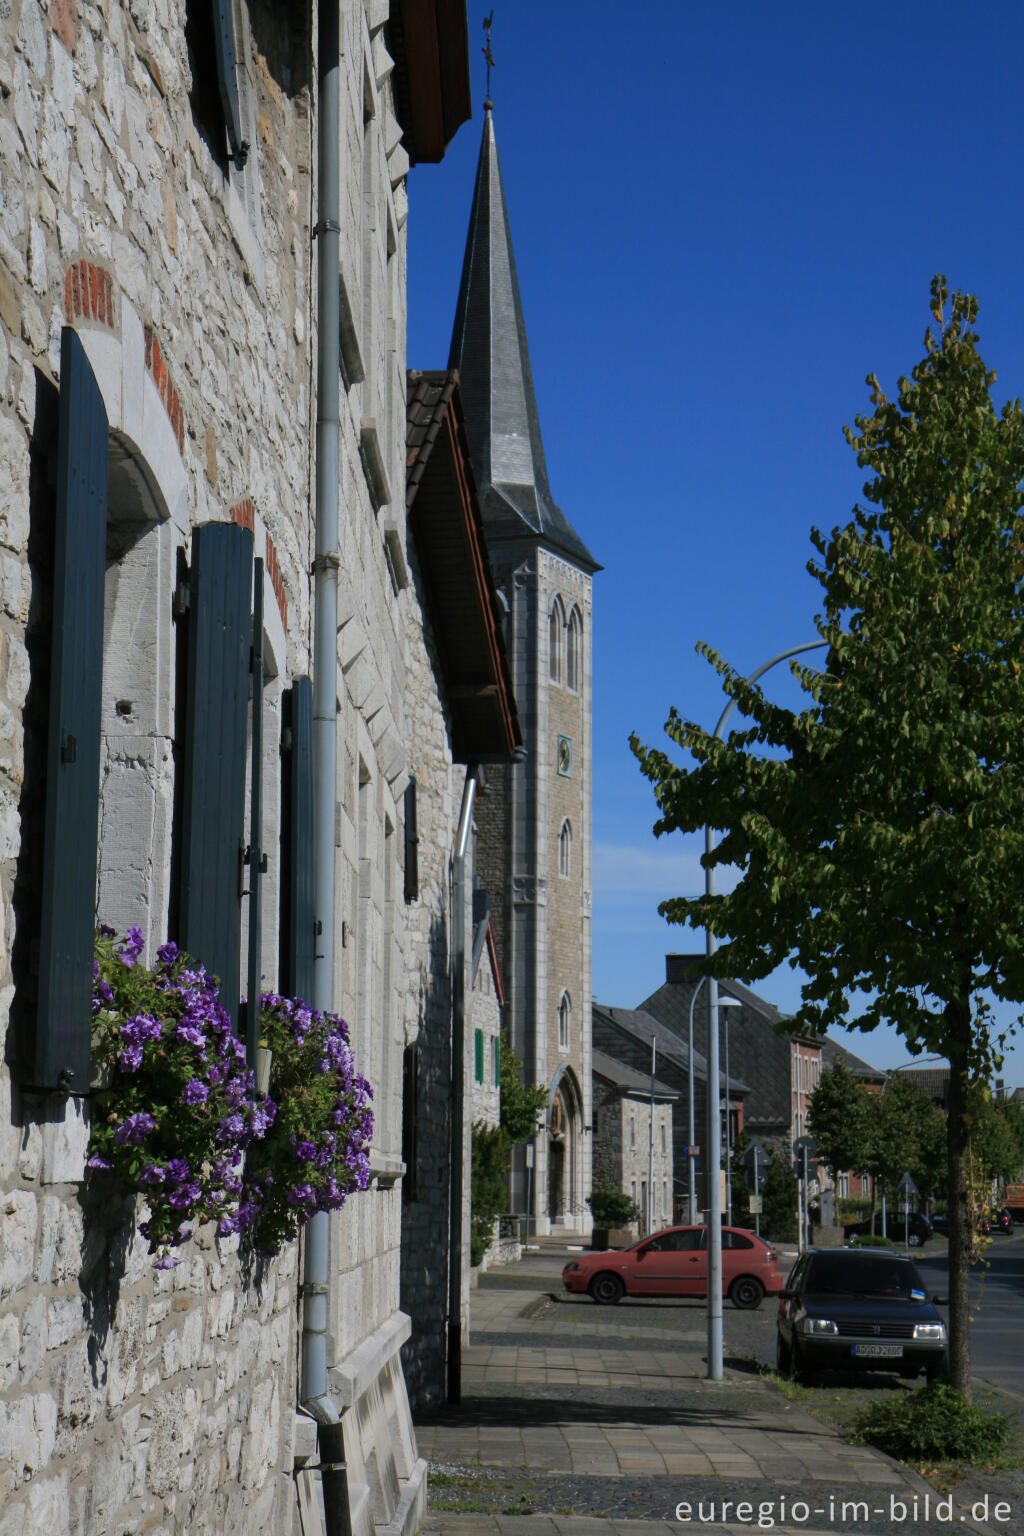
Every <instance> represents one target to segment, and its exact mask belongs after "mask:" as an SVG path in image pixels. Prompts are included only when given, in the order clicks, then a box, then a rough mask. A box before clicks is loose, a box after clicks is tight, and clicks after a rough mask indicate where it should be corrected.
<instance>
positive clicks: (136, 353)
mask: <svg viewBox="0 0 1024 1536" xmlns="http://www.w3.org/2000/svg"><path fill="white" fill-rule="evenodd" d="M119 305H120V311H121V327H120V335H118V333H117V331H116V330H111V329H110V328H109V327H107V326H103V327H100V326H96V325H83V326H82V327H81V328H80V329H79V328H78V327H76V329H78V335H79V338H80V340H81V342H82V346H83V347H84V348H85V355H86V357H87V358H88V359H89V366H90V367H91V368H92V371H93V373H94V374H95V376H96V382H97V384H98V385H99V390H100V394H101V395H102V396H103V405H104V408H105V410H106V413H107V421H108V422H109V424H110V427H111V430H112V431H114V432H116V433H118V435H119V436H120V437H121V438H122V439H123V440H124V441H125V442H126V443H127V444H128V445H129V446H130V448H131V450H132V451H133V452H134V453H136V454H137V455H138V457H139V458H140V459H141V460H142V461H143V463H144V464H145V465H146V467H147V470H148V478H149V480H150V483H151V487H152V490H153V493H154V500H155V502H156V506H157V509H158V512H159V515H160V517H161V519H167V518H170V519H171V520H172V521H173V522H174V524H175V526H176V527H177V529H178V531H179V533H180V534H181V535H182V536H183V537H184V536H185V535H186V534H187V532H188V527H189V505H188V476H187V474H186V472H185V466H184V463H183V462H182V457H181V453H180V452H179V448H178V440H177V438H176V437H175V434H174V429H173V428H172V426H171V422H170V418H169V417H168V415H167V411H166V408H165V406H164V402H163V400H162V399H161V397H160V393H159V391H158V389H157V387H156V384H155V383H154V381H153V378H152V375H151V374H150V373H149V372H148V370H147V368H146V343H145V331H144V327H143V324H142V321H141V320H140V319H139V316H138V314H137V313H136V312H135V310H134V308H133V307H132V305H131V304H130V303H129V301H128V300H127V299H126V298H125V296H124V294H123V293H122V294H120V295H119Z"/></svg>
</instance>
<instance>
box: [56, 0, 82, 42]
mask: <svg viewBox="0 0 1024 1536" xmlns="http://www.w3.org/2000/svg"><path fill="white" fill-rule="evenodd" d="M50 25H51V27H52V28H53V30H54V32H56V34H57V36H58V38H59V39H60V41H61V42H62V43H63V44H64V47H65V48H66V49H67V51H68V53H70V54H72V55H73V54H74V52H75V50H76V49H77V47H78V0H50Z"/></svg>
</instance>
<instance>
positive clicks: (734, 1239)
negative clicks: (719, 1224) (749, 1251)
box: [722, 1232, 754, 1248]
mask: <svg viewBox="0 0 1024 1536" xmlns="http://www.w3.org/2000/svg"><path fill="white" fill-rule="evenodd" d="M753 1246H754V1245H753V1243H752V1242H751V1241H750V1238H749V1237H744V1236H743V1233H742V1232H723V1233H722V1247H723V1248H753Z"/></svg>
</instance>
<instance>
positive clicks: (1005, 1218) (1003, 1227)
mask: <svg viewBox="0 0 1024 1536" xmlns="http://www.w3.org/2000/svg"><path fill="white" fill-rule="evenodd" d="M988 1224H989V1228H990V1230H991V1231H993V1232H1012V1231H1013V1212H1012V1211H1011V1210H1010V1209H1009V1207H1008V1206H1005V1205H1002V1206H997V1207H996V1208H995V1209H994V1210H993V1211H992V1212H991V1214H990V1216H989V1219H988Z"/></svg>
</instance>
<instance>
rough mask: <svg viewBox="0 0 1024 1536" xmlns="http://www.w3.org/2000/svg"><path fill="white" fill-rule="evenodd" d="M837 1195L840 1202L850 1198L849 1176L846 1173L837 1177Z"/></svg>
mask: <svg viewBox="0 0 1024 1536" xmlns="http://www.w3.org/2000/svg"><path fill="white" fill-rule="evenodd" d="M838 1194H839V1198H840V1200H848V1199H849V1196H850V1175H849V1174H848V1173H841V1174H840V1175H839V1190H838Z"/></svg>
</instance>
